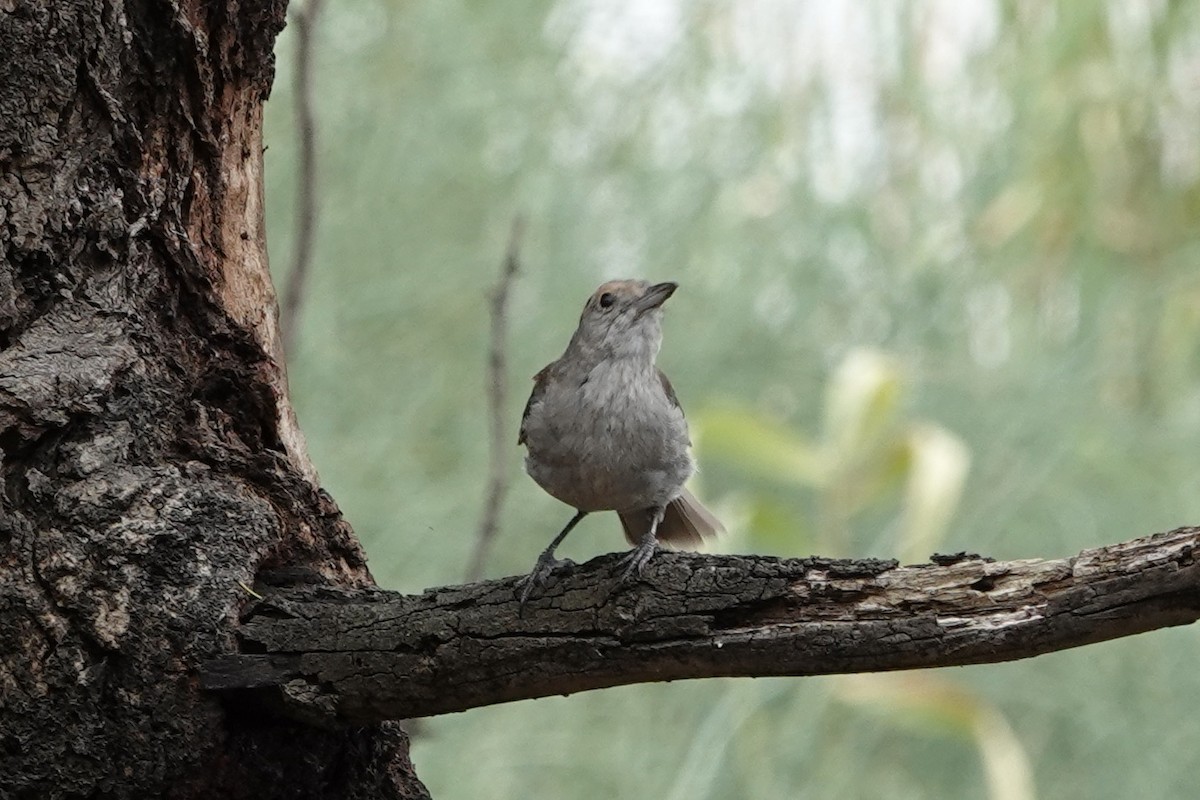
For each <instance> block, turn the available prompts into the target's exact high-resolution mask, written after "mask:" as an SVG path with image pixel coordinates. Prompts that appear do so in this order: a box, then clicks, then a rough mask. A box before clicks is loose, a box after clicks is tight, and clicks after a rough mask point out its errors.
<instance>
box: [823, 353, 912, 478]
mask: <svg viewBox="0 0 1200 800" xmlns="http://www.w3.org/2000/svg"><path fill="white" fill-rule="evenodd" d="M902 393H903V380H902V375H901V371H900V368H899V366H898V365H897V364H896V362H895V361H894V360H893V359H891V358H889V357H888V356H886V355H884V354H883V353H881V352H879V351H877V350H870V349H866V348H859V349H856V350H852V351H851V352H850V353H849V354H848V355H847V356H846V357H845V358H844V359H843V360H842V363H841V364H839V365H838V368H837V370H835V371H834V374H833V376H832V377H831V378H830V381H829V388H828V390H827V391H826V393H825V448H826V457H827V458H828V459H829V460H830V462H831V464H832V465H836V466H835V467H834V470H835V471H837V470H841V469H845V468H846V467H848V466H849V465H851V464H853V463H854V462H855V461H857V460H858V459H859V457H861V456H862V455H863V453H864V451H865V450H867V449H868V448H869V447H870V446H872V445H874V444H876V443H877V442H878V439H879V437H880V435H881V434H882V433H884V432H885V431H886V430H888V428H889V427H890V426H891V424H892V423H893V422H894V421H895V418H896V412H897V409H898V407H899V404H900V398H901V396H902Z"/></svg>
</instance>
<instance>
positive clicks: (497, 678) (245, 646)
mask: <svg viewBox="0 0 1200 800" xmlns="http://www.w3.org/2000/svg"><path fill="white" fill-rule="evenodd" d="M1198 544H1200V528H1180V529H1178V530H1175V531H1172V532H1170V533H1165V534H1155V535H1153V536H1147V537H1144V538H1141V539H1134V540H1132V541H1129V542H1125V543H1123V544H1117V545H1111V546H1108V547H1101V548H1097V549H1093V550H1084V551H1083V552H1081V553H1080V554H1079V555H1077V556H1074V557H1072V558H1064V559H1056V560H1048V561H1047V560H1040V559H1027V560H1020V561H990V560H987V559H982V558H980V557H978V556H974V555H964V554H960V555H958V556H950V557H942V556H938V557H935V561H936V562H937V563H934V564H920V565H916V566H905V567H901V566H897V565H896V563H895V562H892V561H876V560H837V559H827V558H807V559H787V560H784V559H776V558H771V557H763V556H759V557H752V556H714V555H694V554H683V553H662V554H659V555H658V556H656V557H655V558H654V560H653V561H651V562H650V564H649V566H648V567H647V569H646V573H645V575H644V576H643V578H642V579H641V580H640V581H636V582H633V583H631V584H628V585H618V584H616V583H615V581H616V575H617V567H616V564H617V556H615V555H609V556H602V557H600V558H597V559H594V560H592V561H590V562H588V563H587V564H584V565H582V566H580V567H577V568H575V569H572V570H569V571H563V572H560V573H558V574H557V579H552V580H551V582H550V585H549V586H548V587H547V591H546V593H545V595H543V596H542V597H540V598H538V599H537V600H535V601H533V602H531V603H530V604H529V606H527V607H526V609H525V611H524V613H523V614H522V613H521V611H520V608H519V606H518V603H517V602H516V600H515V599H514V596H515V584H514V582H515V579H512V578H509V579H505V580H500V581H485V582H482V583H475V584H469V585H465V586H454V587H447V588H441V589H432V590H429V591H427V592H425V593H424V594H422V595H419V596H406V595H398V594H393V593H388V592H382V591H378V590H371V591H345V590H338V589H332V588H318V587H305V588H291V589H281V590H276V591H273V592H270V591H269V590H264V593H267V594H268V597H267V599H266V600H265V601H264V602H261V603H259V604H257V605H256V606H253V607H252V608H250V609H249V610H248V612H247V614H246V616H245V619H244V621H243V624H242V626H241V629H240V632H239V635H240V638H241V643H242V644H241V650H242V654H240V655H233V656H229V657H225V658H221V659H218V660H215V661H212V662H210V663H209V664H208V665H206V670H205V673H204V675H203V681H204V684H205V686H206V687H207V688H210V689H219V690H250V691H251V694H254V695H257V696H258V697H259V698H261V699H267V700H270V701H271V702H272V703H281V704H282V707H283V710H284V713H287V714H289V715H292V716H299V717H302V718H306V719H308V720H310V721H322V722H349V723H363V722H367V721H376V720H382V719H390V718H403V717H413V716H428V715H433V714H444V713H447V712H452V711H462V710H465V709H468V708H475V707H478V706H485V705H490V704H493V703H502V702H506V701H510V700H520V699H525V698H532V697H544V696H548V695H556V694H571V693H572V692H579V691H584V690H587V689H599V688H602V687H607V686H618V685H623V684H630V683H645V682H652V681H666V680H678V679H681V678H705V677H716V676H747V677H749V676H768V675H797V676H799V675H821V674H830V673H847V672H875V671H883V670H900V669H914V668H921V667H944V666H954V665H962V664H982V663H990V662H999V661H1011V660H1015V659H1020V658H1028V657H1031V656H1036V655H1039V654H1042V653H1047V652H1051V651H1055V650H1063V649H1066V648H1069V647H1077V646H1079V645H1084V644H1091V643H1093V642H1100V641H1104V640H1106V639H1113V638H1117V637H1120V636H1128V635H1131V634H1135V633H1141V632H1144V631H1149V630H1153V629H1155V628H1162V627H1166V626H1170V625H1183V624H1188V623H1191V622H1193V621H1195V620H1196V619H1197V618H1200V565H1197V563H1196V560H1195V558H1194V553H1195V552H1196V549H1197V546H1198Z"/></svg>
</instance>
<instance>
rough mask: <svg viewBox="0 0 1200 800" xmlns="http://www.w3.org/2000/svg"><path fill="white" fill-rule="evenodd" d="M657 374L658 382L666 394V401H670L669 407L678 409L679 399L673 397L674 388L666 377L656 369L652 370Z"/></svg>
mask: <svg viewBox="0 0 1200 800" xmlns="http://www.w3.org/2000/svg"><path fill="white" fill-rule="evenodd" d="M654 369H655V371H656V372H658V382H659V383H661V384H662V388H663V391H664V392H666V393H667V399H668V400H670V401H671V405H673V406H675V407H676V408H679V398H678V397H676V396H675V387H674V386H672V385H671V382H670V381H669V380H667V376H666V375H664V374H663V371H662V370H661V369H659V368H658V367H655V368H654Z"/></svg>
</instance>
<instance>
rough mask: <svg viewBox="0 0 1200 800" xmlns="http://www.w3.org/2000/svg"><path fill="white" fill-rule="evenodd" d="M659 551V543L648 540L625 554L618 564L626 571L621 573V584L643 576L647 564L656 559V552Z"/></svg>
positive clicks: (644, 540) (651, 539)
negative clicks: (636, 576) (634, 576)
mask: <svg viewBox="0 0 1200 800" xmlns="http://www.w3.org/2000/svg"><path fill="white" fill-rule="evenodd" d="M657 550H658V542H657V541H656V540H655V539H653V538H646V539H643V540H642V541H641V543H640V544H639V545H638V546H637V547H635V548H633V549H632V550H630V551H629V552H628V553H626V554H625V556H624V558H622V559H621V560H620V561H619V562H618V566H624V567H625V569H624V571H623V572H622V573H621V583H624V582H625V581H627V580H629V578H630V577H631V576H632V575H634V574H637V575H641V574H642V570H643V569H645V568H646V564H648V563H650V559H651V558H653V557H654V553H655V551H657Z"/></svg>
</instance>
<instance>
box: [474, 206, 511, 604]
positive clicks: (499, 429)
mask: <svg viewBox="0 0 1200 800" xmlns="http://www.w3.org/2000/svg"><path fill="white" fill-rule="evenodd" d="M524 231H525V221H524V220H523V219H522V218H521V217H520V215H518V216H516V217H514V218H513V221H512V228H511V230H510V233H509V235H508V249H507V250H505V253H504V263H503V264H502V265H501V267H500V279H499V280H498V281H497V282H496V286H495V288H493V289H492V292H491V297H490V300H491V312H492V333H491V345H490V346H489V347H488V389H489V391H488V420H489V431H490V433H491V444H490V445H489V447H488V486H487V495H486V497H485V499H484V503H483V518H482V519H480V521H479V534H478V536H477V537H476V539H475V547H474V549H473V550H472V551H471V560H470V562H469V563H468V565H467V580H468V581H474V580H478V579H479V576H480V575H482V574H483V565H484V564H485V563H486V562H487V557H488V552H489V551H490V550H491V547H492V542H493V541H494V540H495V538H496V531H497V530H499V528H500V510H501V508H502V507H503V506H504V497H505V495H506V494H507V493H508V477H509V471H508V466H509V458H510V456H511V454H512V450H513V448H512V439H510V438H509V435H508V426H507V425H506V424H505V422H504V421H505V419H506V418H507V416H508V364H507V343H508V295H509V291H510V290H511V289H512V284H513V280H514V279H515V278H516V277H517V271H518V270H519V269H520V264H521V260H520V253H521V236H522V234H523V233H524Z"/></svg>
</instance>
